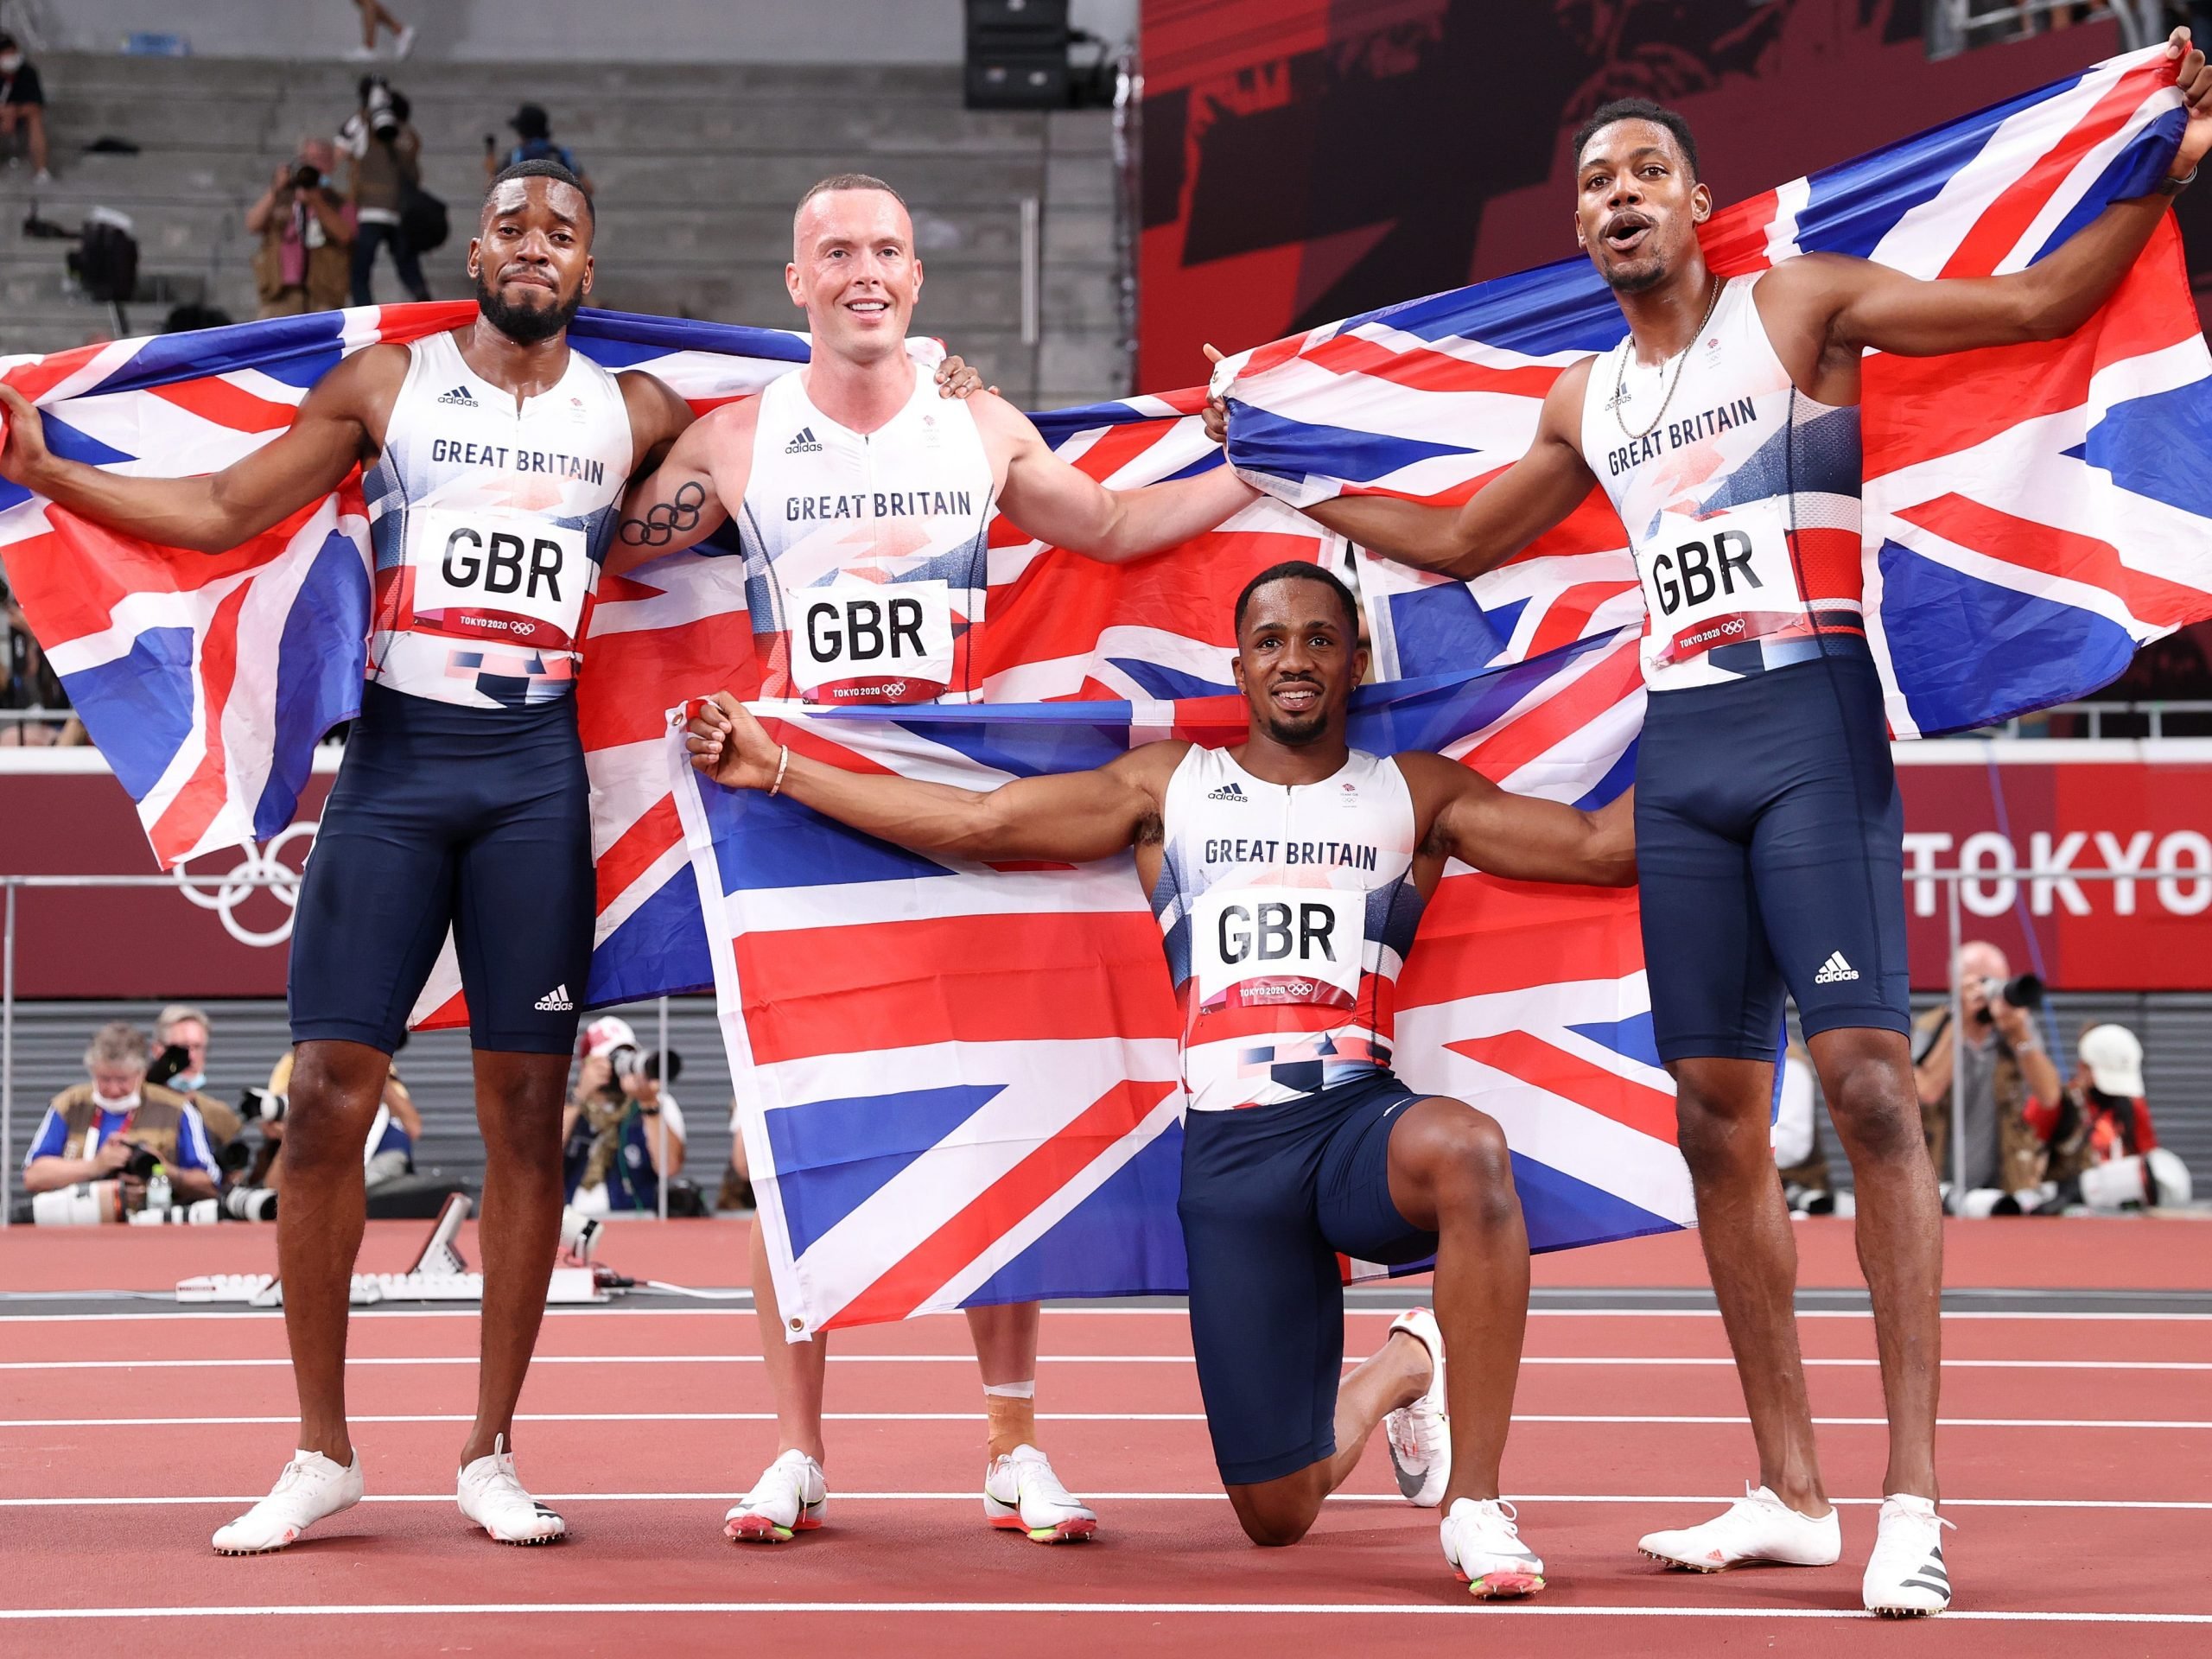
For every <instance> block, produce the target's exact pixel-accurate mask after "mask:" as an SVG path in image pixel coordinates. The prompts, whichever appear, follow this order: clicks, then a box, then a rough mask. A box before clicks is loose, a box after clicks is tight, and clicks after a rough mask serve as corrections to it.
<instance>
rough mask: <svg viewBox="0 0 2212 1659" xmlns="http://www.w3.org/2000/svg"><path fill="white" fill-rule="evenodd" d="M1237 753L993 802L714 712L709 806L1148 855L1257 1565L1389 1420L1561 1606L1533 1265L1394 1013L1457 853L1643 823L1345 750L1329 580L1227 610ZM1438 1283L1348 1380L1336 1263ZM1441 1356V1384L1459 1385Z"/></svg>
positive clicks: (1190, 1238) (1486, 1568) (1289, 581)
mask: <svg viewBox="0 0 2212 1659" xmlns="http://www.w3.org/2000/svg"><path fill="white" fill-rule="evenodd" d="M1236 649H1237V654H1236V683H1237V687H1238V689H1239V690H1242V691H1243V694H1244V699H1245V702H1246V703H1247V704H1248V705H1249V712H1250V721H1251V727H1250V731H1249V734H1248V735H1247V737H1246V739H1245V741H1243V743H1240V744H1238V745H1236V746H1235V747H1230V748H1222V749H1212V748H1203V747H1198V745H1196V744H1192V743H1184V742H1160V743H1147V744H1146V745H1144V746H1143V747H1140V748H1137V749H1135V750H1132V751H1131V752H1130V753H1128V754H1127V755H1125V756H1123V757H1122V759H1121V760H1116V761H1115V762H1114V763H1113V764H1111V765H1110V766H1104V767H1102V768H1100V769H1099V770H1097V771H1096V772H1072V773H1065V774H1062V775H1058V776H1048V777H1041V778H1029V779H1020V780H1019V781H1017V782H1014V783H1011V784H1008V785H1005V786H1004V787H1003V788H1001V789H996V790H993V791H988V793H977V792H975V791H968V790H962V789H952V788H948V787H946V786H944V785H940V784H931V783H921V782H917V781H914V780H912V779H903V778H892V777H883V776H874V775H872V776H861V775H860V774H858V773H855V772H845V771H842V770H841V769H839V768H838V767H836V766H829V765H825V764H823V763H822V762H819V761H815V760H808V759H806V758H805V757H804V756H802V755H798V754H796V753H792V752H791V750H789V749H788V748H783V747H779V745H778V744H776V743H775V742H774V741H772V739H770V737H769V736H768V734H766V731H765V730H763V728H761V726H760V722H759V721H756V720H755V719H754V718H753V715H751V714H749V713H747V711H746V709H744V708H743V706H742V705H741V704H740V703H738V702H736V701H735V700H734V699H733V698H731V697H729V696H727V695H726V694H725V695H722V696H717V697H715V699H714V701H713V702H711V703H709V705H707V706H706V707H705V708H704V709H702V710H701V712H700V714H699V715H697V716H696V718H695V719H694V720H693V721H692V722H691V728H690V731H691V734H690V737H689V739H688V740H687V741H688V742H689V745H690V749H691V752H692V756H693V765H695V766H697V767H698V768H699V770H701V771H702V772H706V773H708V774H709V776H711V777H712V778H713V779H715V781H716V782H717V783H720V784H723V785H728V786H730V787H733V788H747V789H764V790H771V791H778V792H780V793H783V794H786V795H789V796H791V797H792V798H795V799H797V800H798V801H800V802H802V803H803V804H805V805H807V806H810V807H811V808H813V809H814V810H816V811H817V812H821V813H824V814H826V815H828V816H829V817H832V818H835V819H836V820H837V821H838V822H839V823H846V824H849V825H851V826H852V827H853V828H854V829H859V830H861V831H863V832H864V833H866V834H868V835H872V836H880V837H882V838H883V839H884V840H886V841H890V842H896V843H898V844H899V845H900V846H903V847H910V848H912V849H916V850H917V851H919V852H924V853H931V854H950V855H954V856H956V857H959V858H964V859H977V860H982V861H989V862H1001V861H1016V860H1049V861H1054V862H1067V863H1078V862H1084V861H1089V860H1092V859H1100V858H1109V857H1112V856H1114V855H1116V854H1118V853H1121V852H1122V851H1124V850H1125V849H1129V848H1132V847H1133V848H1135V852H1136V874H1137V877H1138V880H1141V882H1142V883H1143V884H1144V888H1145V891H1146V893H1147V894H1148V895H1149V896H1150V898H1151V901H1152V907H1153V911H1154V914H1155V915H1156V916H1157V917H1158V918H1159V921H1160V931H1161V933H1162V935H1163V939H1162V943H1163V944H1164V946H1165V948H1166V954H1167V963H1168V969H1169V972H1170V974H1171V976H1172V977H1173V980H1174V982H1175V993H1176V996H1177V999H1178V1001H1179V1002H1180V1004H1181V1006H1182V1009H1183V1035H1182V1071H1183V1082H1184V1086H1185V1089H1186V1090H1188V1092H1189V1096H1190V1111H1189V1114H1188V1116H1187V1117H1186V1118H1185V1123H1184V1141H1183V1180H1182V1195H1181V1198H1180V1200H1179V1204H1178V1206H1177V1208H1178V1211H1179V1215H1180V1217H1181V1218H1182V1223H1183V1239H1184V1245H1185V1252H1186V1254H1187V1255H1188V1257H1189V1262H1190V1275H1191V1339H1192V1344H1194V1346H1195V1347H1196V1350H1197V1354H1198V1386H1199V1389H1200V1392H1201V1393H1202V1395H1204V1397H1205V1410H1206V1427H1207V1429H1208V1432H1209V1433H1211V1436H1212V1439H1213V1448H1214V1459H1215V1462H1216V1463H1217V1465H1218V1466H1219V1468H1220V1471H1221V1478H1222V1481H1223V1484H1224V1485H1225V1486H1226V1487H1227V1488H1228V1491H1229V1497H1230V1503H1231V1504H1232V1505H1233V1507H1234V1508H1235V1510H1236V1517H1237V1519H1238V1521H1239V1522H1242V1523H1243V1528H1244V1530H1245V1533H1246V1534H1247V1535H1249V1537H1250V1538H1251V1539H1252V1541H1254V1542H1255V1543H1260V1544H1269V1545H1281V1544H1291V1543H1295V1542H1296V1541H1298V1540H1299V1539H1300V1538H1301V1537H1303V1536H1304V1535H1305V1534H1306V1529H1308V1528H1309V1527H1311V1526H1312V1525H1313V1521H1314V1519H1315V1517H1316V1516H1318V1515H1319V1513H1320V1510H1321V1503H1322V1500H1323V1499H1324V1498H1325V1497H1327V1496H1328V1494H1329V1493H1330V1492H1332V1491H1335V1490H1336V1488H1337V1487H1338V1486H1339V1485H1341V1484H1343V1483H1344V1479H1345V1478H1347V1477H1348V1476H1349V1475H1350V1474H1351V1471H1352V1470H1353V1469H1354V1468H1355V1467H1356V1466H1357V1464H1358V1462H1359V1459H1360V1454H1361V1452H1363V1450H1364V1449H1365V1447H1366V1444H1367V1440H1368V1437H1369V1436H1370V1434H1372V1433H1373V1432H1374V1430H1375V1428H1376V1425H1377V1424H1378V1423H1379V1422H1381V1421H1383V1419H1384V1418H1385V1417H1386V1416H1395V1417H1397V1418H1398V1419H1399V1421H1395V1422H1394V1423H1393V1424H1392V1425H1391V1429H1392V1433H1391V1440H1392V1455H1393V1459H1394V1460H1395V1461H1396V1462H1397V1463H1398V1465H1399V1480H1400V1484H1401V1486H1402V1489H1403V1491H1405V1493H1406V1495H1407V1497H1409V1498H1411V1499H1412V1500H1413V1501H1414V1502H1415V1503H1422V1504H1434V1503H1438V1502H1439V1501H1441V1503H1443V1505H1444V1508H1445V1511H1446V1513H1445V1517H1444V1522H1443V1526H1442V1534H1441V1537H1442V1542H1443V1547H1444V1555H1445V1559H1446V1561H1448V1562H1449V1563H1450V1564H1451V1565H1452V1567H1453V1568H1455V1569H1456V1570H1457V1572H1458V1573H1459V1576H1460V1577H1461V1578H1462V1579H1463V1580H1465V1581H1466V1583H1467V1585H1468V1587H1469V1588H1470V1589H1471V1591H1472V1592H1473V1593H1474V1594H1476V1595H1478V1596H1484V1597H1493V1596H1525V1595H1529V1594H1530V1593H1532V1592H1535V1591H1537V1590H1540V1589H1541V1588H1542V1587H1543V1563H1542V1561H1541V1560H1539V1559H1538V1558H1537V1556H1536V1554H1535V1552H1534V1551H1532V1550H1531V1549H1529V1547H1528V1546H1527V1545H1526V1544H1525V1543H1523V1542H1522V1540H1521V1537H1520V1535H1519V1533H1518V1530H1517V1529H1516V1524H1515V1517H1514V1514H1513V1510H1512V1506H1511V1505H1510V1504H1506V1503H1500V1502H1499V1500H1498V1464H1499V1459H1500V1458H1501V1456H1502V1454H1503V1451H1504V1446H1505V1437H1506V1432H1507V1429H1508V1427H1509V1426H1510V1422H1511V1420H1512V1412H1513V1389H1514V1382H1515V1378H1516V1375H1517V1373H1518V1371H1519V1369H1520V1363H1521V1339H1522V1331H1523V1327H1524V1325H1525V1324H1526V1322H1527V1317H1528V1309H1529V1241H1528V1234H1527V1231H1526V1230H1525V1229H1524V1227H1523V1225H1522V1219H1521V1205H1520V1200H1519V1198H1518V1197H1517V1195H1516V1192H1515V1191H1514V1185H1513V1171H1512V1163H1511V1160H1510V1156H1509V1154H1508V1153H1507V1150H1506V1145H1505V1137H1504V1135H1503V1133H1502V1132H1501V1131H1500V1130H1499V1128H1498V1127H1497V1124H1496V1123H1495V1122H1492V1121H1491V1119H1490V1118H1488V1117H1486V1116H1484V1115H1483V1114H1482V1113H1480V1112H1478V1111H1477V1110H1475V1109H1473V1108H1472V1107H1471V1106H1469V1105H1468V1104H1466V1103H1465V1102H1464V1101H1458V1100H1451V1099H1446V1098H1443V1097H1440V1096H1422V1095H1421V1094H1419V1093H1417V1092H1416V1091H1415V1090H1410V1089H1408V1088H1407V1087H1406V1086H1405V1085H1404V1084H1402V1083H1400V1082H1399V1081H1398V1080H1397V1078H1396V1077H1395V1076H1394V1075H1393V1074H1392V1073H1391V1071H1390V1053H1391V1013H1392V1003H1393V1001H1394V988H1395V983H1396V981H1397V977H1398V975H1399V972H1400V970H1401V969H1402V966H1403V963H1404V960H1405V957H1406V956H1407V954H1408V952H1409V951H1410V950H1412V949H1413V946H1414V934H1415V932H1416V931H1417V930H1418V928H1419V926H1420V923H1421V910H1422V907H1423V906H1425V905H1426V904H1427V900H1428V898H1429V895H1430V894H1432V893H1434V892H1435V890H1436V884H1437V882H1438V880H1440V878H1441V877H1442V874H1443V872H1444V866H1445V862H1446V860H1448V859H1452V858H1459V859H1463V860H1465V861H1466V862H1468V863H1470V864H1473V865H1476V866H1478V867H1479V868H1483V869H1486V870H1489V871H1491V872H1492V873H1493V874H1497V875H1501V876H1506V877H1510V878H1513V879H1516V880H1546V881H1574V882H1584V883H1598V884H1605V885H1616V884H1625V883H1628V882H1630V881H1633V880H1635V879H1636V858H1635V849H1634V847H1633V845H1632V839H1631V826H1630V807H1629V802H1628V798H1625V797H1624V798H1623V799H1622V800H1620V801H1618V802H1616V803H1614V804H1612V805H1611V806H1608V807H1606V808H1605V810H1603V811H1600V812H1596V813H1590V812H1584V811H1580V810H1576V809H1574V808H1573V807H1569V806H1562V805H1560V804H1556V803H1554V802H1551V801H1543V800H1536V799H1533V798H1528V797H1524V796H1519V795H1513V794H1509V793H1507V792H1506V791H1503V790H1501V789H1499V788H1497V786H1496V785H1493V784H1491V782H1489V781H1488V780H1487V779H1484V777H1482V775H1481V774H1480V773H1478V772H1473V771H1471V770H1470V769H1468V768H1467V767H1465V766H1459V765H1457V764H1455V763H1454V762H1452V761H1450V760H1446V759H1444V758H1443V757H1442V756H1440V755H1436V754H1428V753H1406V754H1399V755H1395V756H1383V755H1377V754H1367V753H1361V752H1360V751H1358V750H1357V749H1354V748H1352V747H1350V744H1349V742H1348V741H1347V739H1346V735H1345V719H1346V709H1347V706H1348V704H1349V702H1350V700H1351V693H1352V689H1353V688H1354V687H1355V686H1357V684H1358V683H1359V681H1360V679H1361V678H1362V677H1363V674H1364V673H1365V671H1366V666H1367V652H1366V649H1365V648H1364V647H1363V646H1362V645H1360V644H1359V625H1358V617H1357V607H1355V605H1354V603H1353V601H1352V596H1351V591H1350V590H1349V589H1348V588H1345V587H1344V584H1343V583H1342V582H1339V581H1338V580H1337V579H1336V578H1335V577H1334V576H1332V575H1330V574H1329V573H1328V572H1327V571H1325V570H1323V569H1320V568H1319V567H1318V566H1315V565H1311V564H1281V565H1276V566H1274V568H1272V569H1268V570H1264V571H1262V572H1261V573H1260V575H1257V576H1255V577H1254V578H1253V580H1252V581H1251V582H1250V583H1249V585H1248V586H1247V587H1246V588H1245V589H1244V591H1243V594H1241V595H1239V597H1238V599H1237V601H1236ZM1339 1252H1342V1253H1343V1254H1345V1255H1351V1256H1354V1257H1357V1258H1358V1259H1360V1260H1362V1261H1368V1262H1418V1261H1421V1260H1423V1259H1424V1258H1426V1257H1427V1256H1430V1255H1433V1256H1434V1257H1435V1258H1436V1282H1435V1295H1436V1305H1435V1311H1434V1313H1433V1315H1432V1314H1431V1313H1428V1312H1427V1310H1421V1311H1420V1312H1417V1313H1410V1314H1408V1315H1406V1316H1404V1317H1402V1318H1401V1319H1398V1320H1396V1321H1395V1323H1394V1324H1393V1325H1391V1327H1390V1332H1389V1335H1388V1336H1387V1337H1386V1338H1384V1340H1383V1346H1382V1347H1381V1348H1380V1349H1378V1350H1377V1351H1376V1353H1375V1354H1374V1355H1373V1356H1372V1357H1370V1358H1369V1359H1367V1360H1366V1361H1365V1362H1364V1363H1362V1364H1361V1365H1360V1366H1358V1367H1357V1369H1356V1370H1353V1371H1352V1372H1351V1375H1350V1376H1343V1375H1341V1373H1342V1365H1343V1355H1344V1292H1343V1286H1342V1284H1341V1282H1340V1281H1339V1277H1338V1260H1337V1258H1338V1253H1339ZM1447 1350H1448V1351H1450V1352H1451V1354H1452V1364H1451V1365H1450V1367H1449V1368H1448V1370H1447V1368H1446V1364H1445V1363H1444V1361H1445V1355H1446V1351H1447Z"/></svg>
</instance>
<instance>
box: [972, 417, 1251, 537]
mask: <svg viewBox="0 0 2212 1659" xmlns="http://www.w3.org/2000/svg"><path fill="white" fill-rule="evenodd" d="M968 406H969V408H970V409H972V410H974V411H975V413H976V424H977V425H978V426H981V427H982V429H984V430H985V431H986V432H987V433H988V434H990V435H992V436H994V437H995V438H996V439H998V440H999V441H1000V442H1005V443H1007V444H1008V445H1010V446H1011V449H1012V454H1011V457H1010V459H1009V460H1008V461H1007V469H1006V484H1005V486H1004V487H1003V488H1001V490H1000V492H999V508H1000V511H1001V512H1004V513H1005V514H1006V516H1007V518H1010V519H1012V520H1013V521H1014V523H1015V524H1019V525H1020V526H1021V528H1022V529H1023V530H1025V531H1027V532H1028V533H1029V534H1030V535H1032V536H1034V537H1038V538H1039V540H1040V541H1045V542H1048V543H1051V544H1052V546H1054V547H1064V548H1065V549H1067V550H1068V551H1069V552H1071V553H1080V554H1083V555H1084V556H1085V557H1087V558H1093V559H1096V560H1097V561H1099V562H1100V563H1102V564H1121V563H1126V562H1127V561H1128V560H1130V559H1141V558H1142V557H1144V556H1146V555H1147V554H1148V553H1159V552H1163V551H1165V550H1166V549H1168V548H1171V547H1176V546H1179V545H1180V544H1181V543H1185V542H1187V541H1189V540H1190V539H1191V538H1192V537H1193V536H1198V535H1202V534H1204V533H1205V531H1209V530H1211V529H1212V528H1213V527H1214V526H1215V525H1217V524H1220V523H1221V522H1222V521H1223V520H1224V519H1225V518H1230V517H1231V516H1232V515H1234V514H1236V513H1237V512H1241V511H1242V510H1243V509H1244V508H1245V507H1248V506H1249V505H1251V504H1252V503H1253V502H1254V501H1255V500H1257V499H1259V494H1260V493H1259V492H1258V491H1257V490H1255V489H1254V488H1253V487H1252V486H1250V485H1249V484H1247V483H1245V482H1244V480H1242V479H1240V478H1239V477H1237V476H1236V474H1235V473H1233V472H1231V471H1230V469H1229V468H1228V467H1214V468H1213V469H1212V470H1211V471H1210V472H1204V473H1201V474H1198V476H1197V477H1196V478H1182V479H1176V480H1173V481H1172V482H1170V483H1166V484H1147V485H1145V486H1143V487H1142V488H1141V489H1130V490H1109V489H1108V488H1106V487H1105V486H1103V485H1102V484H1100V483H1098V482H1097V481H1096V480H1094V479H1092V478H1090V477H1089V476H1087V475H1086V474H1083V473H1081V472H1079V471H1077V469H1076V468H1075V467H1071V466H1070V465H1068V463H1067V462H1066V461H1063V460H1061V459H1060V458H1059V456H1058V455H1056V454H1053V453H1052V447H1051V446H1050V445H1049V444H1047V443H1046V442H1045V437H1044V434H1042V433H1041V432H1039V431H1038V429H1037V428H1036V426H1035V425H1034V424H1033V423H1032V422H1031V421H1030V419H1029V417H1028V416H1027V415H1024V414H1023V413H1022V412H1021V411H1020V410H1018V409H1016V408H1014V405H1013V404H1009V403H1007V401H1006V400H1005V399H1004V398H1002V397H990V396H984V397H975V398H971V399H970V400H969V405H968Z"/></svg>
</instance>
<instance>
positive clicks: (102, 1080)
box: [92, 1066, 145, 1112]
mask: <svg viewBox="0 0 2212 1659" xmlns="http://www.w3.org/2000/svg"><path fill="white" fill-rule="evenodd" d="M144 1075H145V1074H144V1073H143V1072H140V1071H110V1070H108V1069H107V1068H106V1067H105V1066H101V1067H97V1068H95V1069H94V1071H93V1072H92V1098H93V1099H95V1100H97V1101H98V1102H99V1106H100V1109H101V1110H102V1111H104V1112H128V1111H135V1110H136V1109H137V1106H138V1084H139V1082H140V1080H141V1079H142V1078H143V1077H144Z"/></svg>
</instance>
